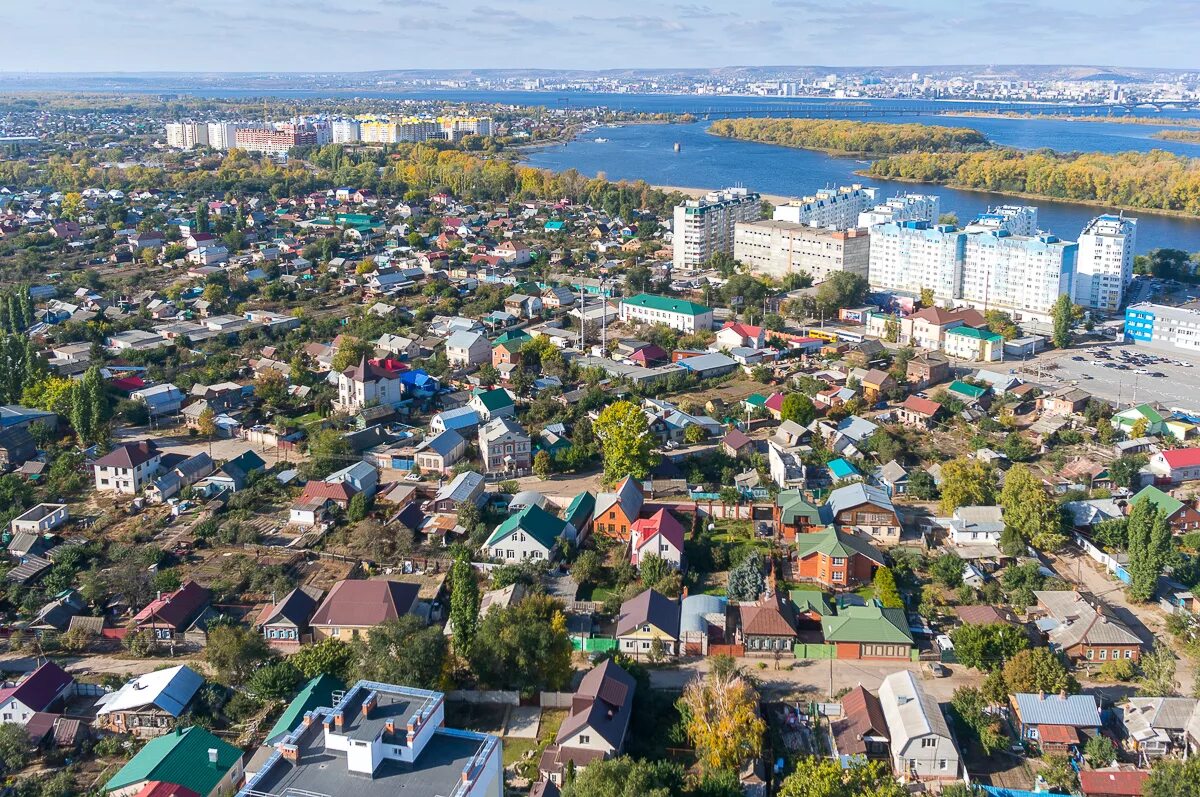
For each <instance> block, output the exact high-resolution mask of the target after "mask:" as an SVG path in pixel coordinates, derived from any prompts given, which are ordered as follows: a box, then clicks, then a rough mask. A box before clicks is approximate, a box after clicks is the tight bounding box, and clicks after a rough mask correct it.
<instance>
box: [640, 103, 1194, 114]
mask: <svg viewBox="0 0 1200 797" xmlns="http://www.w3.org/2000/svg"><path fill="white" fill-rule="evenodd" d="M1150 108H1153V109H1154V110H1155V111H1158V112H1161V111H1164V110H1166V109H1168V108H1170V109H1175V110H1188V111H1193V110H1197V109H1200V101H1187V102H1184V101H1175V100H1147V101H1145V102H1137V103H1133V102H1130V103H1113V104H1099V103H1097V104H1090V105H1048V104H1040V103H997V102H936V101H914V102H906V101H895V102H893V101H884V102H880V101H875V102H871V101H856V100H846V101H844V102H823V103H816V102H811V103H810V102H798V103H786V102H779V103H755V104H749V105H743V106H724V107H721V106H714V107H711V108H695V107H691V108H687V107H675V108H670V107H668V108H660V109H656V111H655V112H657V113H669V114H676V115H683V114H691V115H692V116H695V117H697V118H700V119H730V118H737V117H747V116H755V117H758V116H762V117H773V118H789V119H869V118H873V117H885V116H934V115H938V114H945V113H953V112H956V111H959V112H962V111H967V112H972V113H995V114H1007V113H1020V114H1032V115H1064V114H1065V115H1071V116H1129V115H1133V112H1134V110H1136V109H1150Z"/></svg>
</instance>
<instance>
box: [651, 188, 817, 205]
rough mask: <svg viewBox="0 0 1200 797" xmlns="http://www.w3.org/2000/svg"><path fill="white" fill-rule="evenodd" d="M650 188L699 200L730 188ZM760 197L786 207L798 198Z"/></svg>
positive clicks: (774, 195) (771, 195)
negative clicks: (713, 192)
mask: <svg viewBox="0 0 1200 797" xmlns="http://www.w3.org/2000/svg"><path fill="white" fill-rule="evenodd" d="M650 187H651V188H656V189H658V190H659V191H662V192H664V193H667V194H670V193H674V192H678V193H680V194H683V195H684V196H687V197H691V198H692V199H699V198H700V197H702V196H704V195H705V194H707V193H708V192H709V191H720V190H721V189H722V188H728V186H724V185H722V186H717V187H715V188H695V187H690V186H682V185H651V186H650ZM759 196H760V197H762V198H763V199H765V200H766V201H768V202H770V203H771V204H772V205H786V204H787V203H788V202H791V201H792V200H793V199H795V198H796V197H789V196H783V195H781V194H759Z"/></svg>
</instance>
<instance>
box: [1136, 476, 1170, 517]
mask: <svg viewBox="0 0 1200 797" xmlns="http://www.w3.org/2000/svg"><path fill="white" fill-rule="evenodd" d="M1143 498H1145V499H1146V500H1148V501H1149V502H1150V503H1152V504H1154V506H1156V507H1158V508H1159V509H1161V510H1162V512H1163V514H1165V515H1166V516H1167V517H1168V518H1169V517H1171V515H1174V514H1175V513H1176V512H1178V511H1179V510H1180V509H1182V508H1183V502H1182V501H1180V500H1179V499H1177V498H1172V497H1171V496H1169V495H1167V494H1166V493H1164V492H1163V491H1162V490H1160V489H1158V488H1157V487H1155V486H1154V485H1153V484H1148V485H1146V486H1145V487H1143V488H1142V489H1141V490H1139V491H1138V493H1137V495H1135V496H1134V497H1133V498H1131V499H1129V506H1130V507H1132V506H1133V505H1134V504H1136V503H1137V502H1138V501H1140V500H1142V499H1143Z"/></svg>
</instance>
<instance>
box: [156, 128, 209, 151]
mask: <svg viewBox="0 0 1200 797" xmlns="http://www.w3.org/2000/svg"><path fill="white" fill-rule="evenodd" d="M166 132H167V146H168V147H171V148H172V149H195V148H196V147H207V146H208V125H207V124H205V123H204V122H171V123H170V124H168V125H167V131H166Z"/></svg>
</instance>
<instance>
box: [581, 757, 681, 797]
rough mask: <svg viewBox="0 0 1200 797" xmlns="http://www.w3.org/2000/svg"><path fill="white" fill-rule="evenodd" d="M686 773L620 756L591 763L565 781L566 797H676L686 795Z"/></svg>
mask: <svg viewBox="0 0 1200 797" xmlns="http://www.w3.org/2000/svg"><path fill="white" fill-rule="evenodd" d="M685 793H686V790H685V788H684V772H683V768H682V767H680V766H679V765H678V764H675V763H672V762H669V761H644V760H640V759H633V758H630V757H629V756H618V757H617V758H610V759H607V760H600V761H596V762H593V763H591V764H588V765H587V766H586V767H585V768H583V769H582V770H580V771H579V772H578V774H576V775H575V776H574V777H572V778H568V779H565V782H564V784H563V787H562V794H563V797H676V795H681V794H685Z"/></svg>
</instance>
